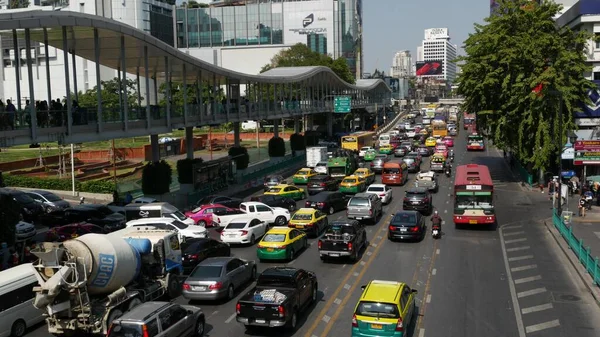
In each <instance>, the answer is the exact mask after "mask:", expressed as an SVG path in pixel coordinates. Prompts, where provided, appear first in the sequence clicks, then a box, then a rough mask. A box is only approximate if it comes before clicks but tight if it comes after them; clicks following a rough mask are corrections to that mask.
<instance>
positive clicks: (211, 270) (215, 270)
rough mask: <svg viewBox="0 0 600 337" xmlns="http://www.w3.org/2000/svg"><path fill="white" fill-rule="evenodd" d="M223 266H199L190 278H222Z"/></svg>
mask: <svg viewBox="0 0 600 337" xmlns="http://www.w3.org/2000/svg"><path fill="white" fill-rule="evenodd" d="M221 270H223V267H221V266H197V267H196V268H194V271H192V273H191V274H190V277H197V278H212V277H219V276H221Z"/></svg>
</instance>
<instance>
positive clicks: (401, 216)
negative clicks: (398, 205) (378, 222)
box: [392, 213, 417, 226]
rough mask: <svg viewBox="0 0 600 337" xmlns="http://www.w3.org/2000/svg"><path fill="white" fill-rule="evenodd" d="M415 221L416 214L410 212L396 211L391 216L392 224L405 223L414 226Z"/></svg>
mask: <svg viewBox="0 0 600 337" xmlns="http://www.w3.org/2000/svg"><path fill="white" fill-rule="evenodd" d="M416 223H417V216H416V215H415V214H411V213H397V214H396V215H394V218H392V224H394V225H407V226H414V225H416Z"/></svg>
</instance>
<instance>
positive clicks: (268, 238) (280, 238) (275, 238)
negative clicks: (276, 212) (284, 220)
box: [262, 234, 285, 242]
mask: <svg viewBox="0 0 600 337" xmlns="http://www.w3.org/2000/svg"><path fill="white" fill-rule="evenodd" d="M262 240H263V241H264V242H284V241H285V234H267V235H265V237H264V238H263V239H262Z"/></svg>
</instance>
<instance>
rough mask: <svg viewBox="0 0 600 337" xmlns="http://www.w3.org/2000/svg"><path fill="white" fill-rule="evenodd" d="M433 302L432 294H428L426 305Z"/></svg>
mask: <svg viewBox="0 0 600 337" xmlns="http://www.w3.org/2000/svg"><path fill="white" fill-rule="evenodd" d="M430 302H431V294H427V298H426V299H425V303H430Z"/></svg>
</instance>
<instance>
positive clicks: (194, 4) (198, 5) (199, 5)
mask: <svg viewBox="0 0 600 337" xmlns="http://www.w3.org/2000/svg"><path fill="white" fill-rule="evenodd" d="M181 5H182V6H183V7H187V8H208V5H207V4H205V3H198V2H197V1H195V0H190V1H188V2H187V3H186V2H184V3H182V4H181Z"/></svg>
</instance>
